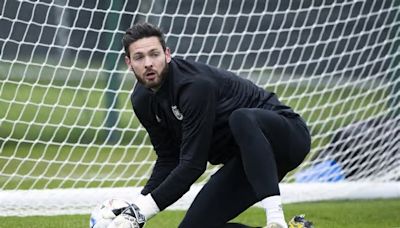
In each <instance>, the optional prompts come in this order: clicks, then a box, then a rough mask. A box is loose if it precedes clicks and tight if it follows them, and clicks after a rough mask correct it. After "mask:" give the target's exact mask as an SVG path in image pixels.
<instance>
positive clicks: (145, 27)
mask: <svg viewBox="0 0 400 228" xmlns="http://www.w3.org/2000/svg"><path fill="white" fill-rule="evenodd" d="M152 36H156V37H158V39H159V40H160V43H161V46H162V48H163V50H164V51H165V50H166V48H167V46H166V44H165V38H164V34H163V32H161V29H160V28H158V27H157V26H155V25H152V24H150V23H147V22H140V23H137V24H135V25H133V26H132V27H131V28H129V29H127V30H126V32H125V35H124V37H123V38H122V44H123V45H124V49H125V55H126V56H128V57H130V54H129V45H131V44H132V43H134V42H136V41H137V40H139V39H142V38H147V37H152Z"/></svg>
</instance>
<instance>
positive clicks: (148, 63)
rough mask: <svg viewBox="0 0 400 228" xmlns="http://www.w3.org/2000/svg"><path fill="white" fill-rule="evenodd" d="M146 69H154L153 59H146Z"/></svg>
mask: <svg viewBox="0 0 400 228" xmlns="http://www.w3.org/2000/svg"><path fill="white" fill-rule="evenodd" d="M144 67H145V68H152V67H153V61H152V60H151V58H149V57H145V60H144Z"/></svg>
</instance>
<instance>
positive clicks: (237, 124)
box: [229, 108, 256, 134]
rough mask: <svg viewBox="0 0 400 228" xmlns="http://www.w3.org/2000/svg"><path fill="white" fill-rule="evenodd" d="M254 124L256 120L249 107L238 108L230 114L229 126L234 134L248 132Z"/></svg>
mask: <svg viewBox="0 0 400 228" xmlns="http://www.w3.org/2000/svg"><path fill="white" fill-rule="evenodd" d="M254 124H256V120H255V118H254V116H253V114H252V113H251V111H250V110H249V109H244V108H243V109H237V110H235V111H233V112H232V113H231V115H230V116H229V126H230V128H231V130H232V132H233V133H234V134H236V133H243V132H246V131H247V129H249V128H252V127H254Z"/></svg>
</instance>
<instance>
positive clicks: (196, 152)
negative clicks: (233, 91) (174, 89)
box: [151, 80, 216, 210]
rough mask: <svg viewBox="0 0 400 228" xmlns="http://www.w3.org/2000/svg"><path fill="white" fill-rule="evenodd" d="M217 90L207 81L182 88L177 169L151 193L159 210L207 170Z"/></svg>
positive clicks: (172, 201) (177, 197)
mask: <svg viewBox="0 0 400 228" xmlns="http://www.w3.org/2000/svg"><path fill="white" fill-rule="evenodd" d="M215 107H216V89H215V88H213V84H212V83H211V82H208V81H206V80H196V81H193V82H191V83H189V84H188V85H186V86H184V87H183V88H181V90H180V92H179V108H180V110H181V112H182V114H183V120H182V141H181V146H180V156H179V164H178V166H177V167H176V168H175V169H174V170H172V172H171V173H170V175H168V177H167V178H166V179H165V181H163V182H162V183H161V184H160V185H159V186H158V187H157V188H156V189H155V190H154V191H153V192H152V193H151V194H152V196H153V198H154V200H155V201H156V203H157V205H158V207H159V208H160V210H163V209H165V208H166V207H168V206H169V205H171V204H172V203H174V202H175V201H177V200H178V199H179V198H180V197H182V196H183V194H185V193H186V192H187V191H188V190H189V189H190V186H191V185H192V184H193V183H194V182H195V181H196V180H197V179H198V178H199V177H200V176H201V175H202V174H203V173H204V171H205V170H206V167H207V160H208V152H209V149H210V143H211V137H212V132H213V125H214V119H215V109H216V108H215Z"/></svg>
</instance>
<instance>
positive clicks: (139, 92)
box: [131, 83, 152, 107]
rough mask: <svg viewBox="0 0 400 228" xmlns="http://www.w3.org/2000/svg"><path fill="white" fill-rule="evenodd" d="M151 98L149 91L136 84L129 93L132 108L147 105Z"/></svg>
mask: <svg viewBox="0 0 400 228" xmlns="http://www.w3.org/2000/svg"><path fill="white" fill-rule="evenodd" d="M151 97H152V96H151V91H149V90H148V89H147V88H145V87H144V86H143V85H141V84H140V83H136V85H135V87H134V89H133V91H132V93H131V102H132V105H133V106H134V107H135V106H138V105H139V106H140V105H141V104H143V103H148V101H149V100H150V99H151Z"/></svg>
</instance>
